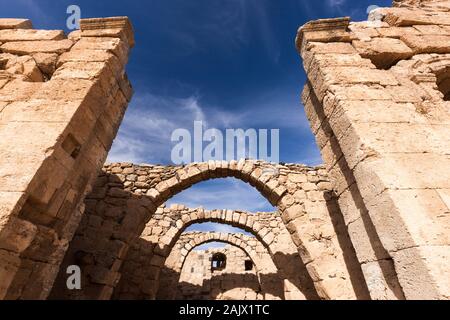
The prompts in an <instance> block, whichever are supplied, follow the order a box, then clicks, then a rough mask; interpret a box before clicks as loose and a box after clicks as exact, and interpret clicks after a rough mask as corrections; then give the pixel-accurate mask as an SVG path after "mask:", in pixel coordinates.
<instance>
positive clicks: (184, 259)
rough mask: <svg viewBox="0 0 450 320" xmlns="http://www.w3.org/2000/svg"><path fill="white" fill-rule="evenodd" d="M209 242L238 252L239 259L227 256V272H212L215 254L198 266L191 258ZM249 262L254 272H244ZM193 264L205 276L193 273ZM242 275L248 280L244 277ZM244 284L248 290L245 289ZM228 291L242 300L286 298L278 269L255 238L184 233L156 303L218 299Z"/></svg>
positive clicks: (166, 268) (167, 264) (165, 270)
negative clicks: (160, 301) (226, 245)
mask: <svg viewBox="0 0 450 320" xmlns="http://www.w3.org/2000/svg"><path fill="white" fill-rule="evenodd" d="M208 242H224V243H229V244H231V245H230V247H231V248H233V250H234V251H233V252H238V253H239V255H237V256H235V255H231V256H229V255H228V254H227V252H225V255H226V259H227V260H226V267H225V269H224V270H215V271H212V270H211V259H210V258H211V257H212V254H209V255H203V258H202V262H196V261H195V259H193V258H192V257H191V256H192V255H193V254H195V253H196V252H201V251H195V250H193V249H194V248H195V247H197V246H199V245H201V244H204V243H208ZM236 250H238V251H236ZM213 251H214V250H213ZM219 251H220V250H219ZM219 251H218V250H215V251H214V252H219ZM208 252H212V251H208ZM197 257H198V256H197ZM239 257H240V258H239ZM238 258H239V259H238ZM246 259H249V260H251V261H252V263H253V264H254V268H253V269H252V270H251V272H246V271H245V268H244V261H245V260H246ZM192 261H193V262H194V264H196V265H197V266H199V267H200V268H199V270H203V271H204V272H203V274H200V273H195V272H194V273H193V272H191V270H192V269H191V268H192V264H191V262H192ZM194 268H195V267H194ZM194 271H195V270H194ZM243 274H244V275H246V276H244V277H242V276H241V275H243ZM245 284H247V286H244V285H245ZM173 288H177V290H173ZM246 289H250V290H249V291H248V290H246ZM227 290H231V292H234V293H235V294H243V295H244V297H243V298H245V296H246V294H248V295H247V298H249V299H250V298H256V296H257V294H259V298H260V299H280V298H284V294H283V280H282V277H280V276H279V275H278V272H277V267H276V266H275V265H274V263H273V261H272V258H271V257H270V254H269V253H268V251H267V249H266V248H265V247H264V246H263V245H262V244H261V243H260V242H259V241H258V240H257V239H256V238H255V237H252V236H246V235H244V234H239V233H234V234H227V233H217V232H186V233H183V234H182V235H181V236H180V238H179V240H178V241H177V243H176V245H175V246H174V248H173V250H172V251H171V253H170V256H169V257H168V258H167V260H166V262H165V266H164V268H163V270H162V272H161V277H160V286H159V291H158V294H157V299H173V298H175V299H180V298H194V299H195V298H199V297H202V295H203V294H204V295H205V296H204V298H210V299H216V298H218V296H220V295H221V294H223V293H224V292H225V291H227ZM191 295H192V296H191Z"/></svg>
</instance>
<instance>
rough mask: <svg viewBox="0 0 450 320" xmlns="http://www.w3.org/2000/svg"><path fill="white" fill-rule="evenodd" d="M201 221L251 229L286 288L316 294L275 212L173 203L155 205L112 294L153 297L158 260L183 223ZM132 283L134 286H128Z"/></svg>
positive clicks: (169, 248)
mask: <svg viewBox="0 0 450 320" xmlns="http://www.w3.org/2000/svg"><path fill="white" fill-rule="evenodd" d="M202 222H217V223H222V224H228V225H231V226H234V227H238V228H241V229H243V230H247V231H248V232H250V233H252V234H253V235H254V236H255V237H256V239H258V243H259V242H260V243H261V245H262V246H263V247H264V248H266V249H265V250H266V251H267V252H268V254H270V257H271V260H273V263H275V265H276V268H275V270H277V269H278V271H279V272H280V276H281V277H282V278H283V279H286V281H288V282H290V283H291V284H292V286H291V289H290V290H291V291H292V292H291V294H290V295H291V296H292V297H293V296H295V295H296V294H295V293H294V291H295V292H297V295H296V296H297V297H299V298H303V297H305V296H306V297H308V298H309V299H316V298H317V297H318V295H317V292H316V290H315V288H314V285H313V283H312V279H311V277H310V276H309V274H308V271H307V270H306V267H305V265H304V264H303V263H302V260H301V258H300V256H299V254H298V252H297V248H296V246H295V245H294V243H293V241H292V239H291V237H290V235H289V232H288V231H287V229H286V227H285V226H284V223H283V221H282V219H281V216H280V215H279V213H277V212H267V213H265V212H258V213H248V212H243V211H233V210H212V211H210V210H204V209H202V208H198V209H189V208H186V207H185V206H183V205H176V204H175V205H172V206H171V207H170V208H165V207H160V208H158V209H157V210H156V213H155V214H154V215H153V216H152V218H151V219H150V221H149V222H148V223H147V225H146V226H145V229H144V231H143V233H142V235H141V237H140V239H139V241H138V242H136V243H135V244H134V245H133V247H132V248H131V249H130V251H129V252H128V255H127V257H126V258H125V260H124V264H123V267H122V270H121V279H120V282H119V288H118V289H117V290H116V292H115V293H116V296H128V293H129V292H132V294H133V295H136V294H137V292H139V291H141V292H142V293H141V294H138V296H148V297H154V296H155V293H156V291H157V290H158V285H159V283H160V281H159V273H160V271H161V267H159V266H158V264H159V263H158V262H159V261H163V262H164V261H165V260H166V258H167V257H168V256H169V254H170V255H172V254H173V251H174V250H175V247H176V242H177V241H178V239H179V238H180V235H182V232H183V231H184V230H185V228H186V227H188V226H190V225H192V224H194V223H202ZM177 244H178V243H177ZM178 272H179V270H178ZM275 273H276V272H275ZM133 279H134V280H133ZM150 279H152V280H153V281H150ZM133 283H135V284H136V285H137V286H138V287H137V288H131V286H132V284H133ZM123 286H124V287H126V291H125V292H122V291H123V290H125V289H124V288H123ZM152 286H153V288H154V289H153V290H152V289H151V288H152ZM139 287H141V288H139ZM301 292H304V293H301Z"/></svg>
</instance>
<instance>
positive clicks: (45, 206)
mask: <svg viewBox="0 0 450 320" xmlns="http://www.w3.org/2000/svg"><path fill="white" fill-rule="evenodd" d="M80 23H81V31H77V32H73V33H71V34H70V35H69V36H68V37H66V36H65V35H64V32H63V31H61V30H35V29H33V28H32V24H31V22H30V21H29V20H24V19H0V136H1V139H0V299H4V298H6V299H18V298H21V299H45V298H46V297H47V295H48V294H49V292H50V289H51V288H52V285H53V281H54V279H55V276H56V274H57V272H58V269H59V266H60V263H61V260H62V258H63V256H64V253H65V251H66V249H67V247H68V245H69V242H70V240H71V239H72V236H73V234H74V232H75V230H76V228H77V227H78V224H79V221H80V219H81V216H82V214H83V211H84V203H83V200H84V196H85V194H86V193H87V192H89V190H90V188H91V184H92V183H93V181H94V180H95V178H96V176H97V174H98V171H99V170H100V169H101V166H102V164H103V163H104V161H105V159H106V155H107V152H108V151H109V149H110V146H111V143H112V141H113V138H114V137H115V135H116V132H117V129H118V127H119V125H120V122H121V120H122V117H123V114H124V112H125V109H126V107H127V103H128V101H129V100H130V98H131V86H130V84H129V82H128V80H127V77H126V75H125V71H124V69H125V64H126V62H127V58H128V52H129V49H130V48H131V47H132V46H133V32H132V29H131V25H130V23H129V21H128V19H127V18H126V17H116V18H101V19H82V20H81V22H80Z"/></svg>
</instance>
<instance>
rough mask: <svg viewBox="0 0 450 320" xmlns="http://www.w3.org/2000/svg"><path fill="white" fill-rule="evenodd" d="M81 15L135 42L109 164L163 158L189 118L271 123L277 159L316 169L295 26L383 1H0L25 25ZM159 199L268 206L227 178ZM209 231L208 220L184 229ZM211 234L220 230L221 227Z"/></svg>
mask: <svg viewBox="0 0 450 320" xmlns="http://www.w3.org/2000/svg"><path fill="white" fill-rule="evenodd" d="M71 4H76V5H78V6H79V7H80V8H81V15H82V17H85V18H88V17H102V16H122V15H126V16H128V17H129V18H130V19H131V22H132V24H133V26H134V31H135V40H136V46H135V47H134V48H133V50H132V52H131V56H130V61H129V64H128V66H127V72H128V77H129V78H130V80H131V82H132V85H133V87H134V92H135V93H134V97H133V100H132V102H131V103H130V105H129V107H128V111H127V114H126V116H125V119H124V122H123V124H122V126H121V128H120V131H119V134H118V136H117V138H116V140H115V142H114V145H113V147H112V150H111V152H110V154H109V161H133V162H136V163H162V164H169V163H170V153H171V150H172V147H173V145H174V143H172V142H171V141H170V136H171V133H172V131H173V130H174V129H176V128H186V129H191V128H192V127H193V121H194V120H202V121H203V122H204V124H205V125H206V126H207V127H208V128H218V129H220V130H224V129H226V128H243V129H248V128H256V129H259V128H266V129H273V128H278V129H280V161H282V162H299V163H305V164H308V165H316V164H319V163H320V162H321V160H320V155H319V152H318V150H317V147H316V145H315V142H314V138H313V136H312V134H311V133H310V130H309V125H308V122H307V120H306V118H305V115H304V112H303V109H302V106H301V103H300V92H301V88H302V86H303V84H304V83H305V74H304V71H303V68H302V67H301V61H300V58H299V56H298V53H297V52H296V49H295V46H294V39H295V35H296V31H297V29H298V27H299V26H301V25H302V24H304V23H305V22H307V21H309V20H313V19H318V18H326V17H340V16H347V15H349V16H351V17H352V19H353V21H358V20H365V19H366V17H367V13H366V11H367V8H368V7H369V6H370V5H378V6H389V5H390V1H389V0H369V1H367V0H358V1H351V0H314V1H311V0H272V1H269V0H221V1H219V0H149V1H141V0H127V1H111V0H110V1H106V0H105V1H101V0H98V1H74V0H72V1H65V0H57V1H56V0H53V1H49V0H35V1H33V0H14V1H10V0H0V8H1V9H0V16H1V17H15V18H17V17H23V18H29V19H31V20H32V21H33V25H34V27H35V28H43V29H64V30H66V31H68V30H67V29H66V19H67V17H68V15H67V14H66V8H67V7H68V6H69V5H71ZM169 203H184V204H186V205H189V206H193V207H197V206H200V205H203V206H204V207H206V208H210V209H213V208H232V209H237V208H241V209H246V210H250V211H271V210H273V208H272V207H271V206H270V204H269V203H268V202H267V201H266V200H265V199H264V198H262V197H261V196H260V195H259V194H258V193H257V191H255V190H253V189H252V188H251V187H250V186H248V185H246V184H244V183H242V182H240V181H236V180H234V179H220V180H214V181H208V182H203V183H200V184H198V185H195V186H194V187H192V188H190V189H188V190H186V191H184V192H182V193H181V194H179V195H177V196H176V197H174V198H173V199H171V200H170V201H169ZM196 228H197V229H198V230H218V227H215V226H213V225H211V224H209V225H201V226H200V227H198V226H197V227H196V226H191V228H190V230H194V229H195V230H197V229H196ZM221 231H223V230H222V229H221Z"/></svg>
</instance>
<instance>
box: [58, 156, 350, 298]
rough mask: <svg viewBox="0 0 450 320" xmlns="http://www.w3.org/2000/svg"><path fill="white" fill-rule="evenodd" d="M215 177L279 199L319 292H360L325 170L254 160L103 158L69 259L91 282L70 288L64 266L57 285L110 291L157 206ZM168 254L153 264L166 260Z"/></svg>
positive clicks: (100, 293) (93, 294)
mask: <svg viewBox="0 0 450 320" xmlns="http://www.w3.org/2000/svg"><path fill="white" fill-rule="evenodd" d="M217 177H236V178H238V179H241V180H242V181H245V182H248V183H250V185H252V186H254V187H255V188H256V189H257V190H259V191H260V192H261V194H262V195H263V196H264V197H266V199H268V201H269V202H270V203H272V204H273V205H276V206H277V208H278V210H279V211H280V212H281V219H282V221H283V223H284V224H285V226H286V228H287V230H288V231H289V233H290V235H291V238H292V240H293V242H294V244H295V246H296V247H297V251H298V253H299V255H300V256H301V258H302V261H303V263H304V264H305V265H307V271H308V273H309V275H310V276H311V278H312V279H313V282H314V286H315V288H316V290H317V292H318V293H319V295H320V297H321V298H324V299H327V298H329V297H332V296H333V295H334V293H333V292H334V290H336V288H339V294H340V296H341V297H342V298H349V299H354V298H355V293H354V290H353V287H352V284H351V279H350V274H349V272H348V269H347V265H346V261H345V260H344V256H343V252H342V249H341V248H340V245H339V241H338V239H337V235H336V231H335V229H334V226H333V222H332V220H331V217H330V213H329V210H330V208H331V206H329V204H328V202H327V201H328V199H329V196H328V194H329V191H330V190H329V188H330V185H329V183H328V178H327V177H326V172H325V170H323V169H322V168H320V167H317V168H311V167H307V166H304V165H295V164H286V165H284V164H271V163H267V162H264V161H255V160H240V161H239V162H238V161H230V162H226V161H216V162H208V163H192V164H188V165H185V166H157V165H155V166H152V165H139V166H138V165H133V164H131V163H115V164H108V165H105V167H104V169H103V173H102V174H101V175H100V176H99V178H98V180H97V182H96V184H95V187H94V189H93V191H92V192H91V194H90V195H88V196H87V198H86V201H85V203H86V215H85V217H84V218H83V221H82V223H81V225H80V226H79V229H78V231H77V234H76V236H75V237H74V240H73V241H72V243H71V246H70V247H69V250H68V252H67V254H66V257H65V261H64V264H63V266H64V265H69V264H74V263H78V264H79V265H82V266H83V267H84V268H85V270H86V272H85V273H84V277H85V278H84V279H83V280H84V281H85V287H86V288H89V289H86V290H85V291H82V292H68V290H66V289H65V286H64V283H65V282H64V277H63V276H64V275H63V274H62V273H61V272H60V277H59V278H58V284H59V285H58V284H57V285H56V286H55V288H54V291H55V292H56V293H58V296H67V297H69V298H70V297H72V298H80V297H84V298H99V297H108V296H110V295H111V293H112V292H113V291H114V288H115V286H116V285H117V282H118V280H119V279H120V269H121V266H122V262H123V260H124V259H125V257H126V254H127V251H128V249H129V248H130V246H132V245H133V243H134V242H135V241H137V239H138V238H139V237H140V235H141V234H142V231H143V230H144V228H145V225H146V224H147V222H148V221H149V220H150V219H151V217H152V216H153V214H154V213H155V211H156V209H157V206H159V205H161V204H162V203H164V202H165V201H167V199H169V198H170V197H171V196H173V195H174V194H176V193H178V192H180V191H182V190H183V189H185V188H188V187H189V186H191V185H193V184H194V183H197V182H199V181H203V180H207V179H211V178H217ZM169 224H170V222H169ZM87 239H90V240H89V241H87ZM91 240H92V241H91ZM162 260H163V259H161V261H158V262H154V263H155V264H156V265H159V266H161V265H162V262H163V261H162ZM63 269H64V267H63V268H62V269H61V270H63ZM149 281H150V280H149ZM151 281H155V282H156V281H157V280H156V279H152V280H151ZM58 290H62V291H63V292H60V291H59V292H58Z"/></svg>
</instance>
